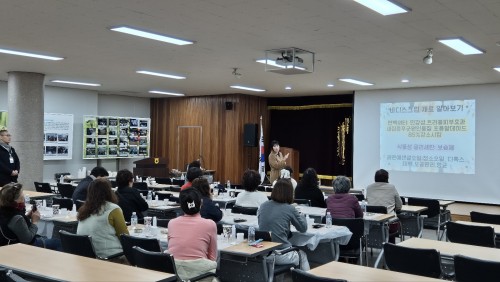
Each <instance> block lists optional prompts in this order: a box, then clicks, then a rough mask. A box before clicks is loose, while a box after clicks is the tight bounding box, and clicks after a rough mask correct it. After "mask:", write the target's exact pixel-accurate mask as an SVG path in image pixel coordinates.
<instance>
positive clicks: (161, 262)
mask: <svg viewBox="0 0 500 282" xmlns="http://www.w3.org/2000/svg"><path fill="white" fill-rule="evenodd" d="M132 253H133V255H134V260H135V262H136V264H137V267H142V268H147V269H151V270H156V271H161V272H167V273H172V274H175V276H176V278H177V281H183V280H182V279H181V278H180V277H179V276H178V275H177V269H176V268H175V260H174V256H173V255H171V254H168V253H163V252H151V251H146V250H144V249H142V248H141V247H138V246H134V247H132ZM207 277H217V275H216V274H215V273H212V272H207V273H204V274H201V275H198V276H196V277H193V278H190V279H189V280H188V281H199V280H201V279H204V278H207Z"/></svg>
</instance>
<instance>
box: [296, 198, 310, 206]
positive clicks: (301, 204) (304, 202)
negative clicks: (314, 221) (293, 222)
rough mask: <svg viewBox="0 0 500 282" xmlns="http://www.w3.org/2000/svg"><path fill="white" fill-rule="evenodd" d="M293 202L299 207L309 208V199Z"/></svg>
mask: <svg viewBox="0 0 500 282" xmlns="http://www.w3.org/2000/svg"><path fill="white" fill-rule="evenodd" d="M293 202H294V203H296V204H297V205H300V206H308V207H310V206H311V200H309V199H294V200H293Z"/></svg>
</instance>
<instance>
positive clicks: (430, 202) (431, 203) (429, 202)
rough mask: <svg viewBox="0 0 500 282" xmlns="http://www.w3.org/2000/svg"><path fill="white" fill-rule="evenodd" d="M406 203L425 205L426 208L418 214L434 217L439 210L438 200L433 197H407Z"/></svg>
mask: <svg viewBox="0 0 500 282" xmlns="http://www.w3.org/2000/svg"><path fill="white" fill-rule="evenodd" d="M408 205H411V206H422V207H427V210H425V211H423V212H421V213H420V214H421V215H426V216H427V217H429V218H431V217H435V216H437V215H439V214H440V212H441V208H440V207H439V201H438V200H434V199H422V198H408Z"/></svg>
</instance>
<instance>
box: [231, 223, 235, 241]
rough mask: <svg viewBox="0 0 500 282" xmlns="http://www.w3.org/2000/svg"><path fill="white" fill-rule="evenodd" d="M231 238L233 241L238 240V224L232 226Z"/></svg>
mask: <svg viewBox="0 0 500 282" xmlns="http://www.w3.org/2000/svg"><path fill="white" fill-rule="evenodd" d="M231 239H232V241H233V242H236V225H233V227H231Z"/></svg>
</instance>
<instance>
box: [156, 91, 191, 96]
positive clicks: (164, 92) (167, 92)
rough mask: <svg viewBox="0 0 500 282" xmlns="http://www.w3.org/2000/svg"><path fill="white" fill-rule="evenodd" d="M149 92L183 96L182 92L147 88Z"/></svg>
mask: <svg viewBox="0 0 500 282" xmlns="http://www.w3.org/2000/svg"><path fill="white" fill-rule="evenodd" d="M148 92H149V93H153V94H162V95H171V96H184V94H182V93H175V92H170V91H160V90H149V91H148Z"/></svg>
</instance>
